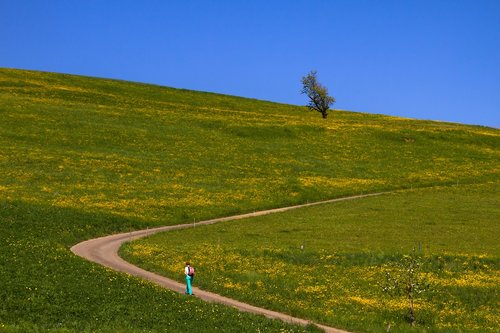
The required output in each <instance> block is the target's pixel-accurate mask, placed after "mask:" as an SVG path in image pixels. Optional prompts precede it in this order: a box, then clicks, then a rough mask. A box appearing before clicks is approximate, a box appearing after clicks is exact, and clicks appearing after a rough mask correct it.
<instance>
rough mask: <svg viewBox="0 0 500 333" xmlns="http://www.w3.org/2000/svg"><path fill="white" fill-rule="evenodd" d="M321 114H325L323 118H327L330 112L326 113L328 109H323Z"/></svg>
mask: <svg viewBox="0 0 500 333" xmlns="http://www.w3.org/2000/svg"><path fill="white" fill-rule="evenodd" d="M321 115H322V116H323V119H326V117H327V116H328V113H326V111H322V112H321Z"/></svg>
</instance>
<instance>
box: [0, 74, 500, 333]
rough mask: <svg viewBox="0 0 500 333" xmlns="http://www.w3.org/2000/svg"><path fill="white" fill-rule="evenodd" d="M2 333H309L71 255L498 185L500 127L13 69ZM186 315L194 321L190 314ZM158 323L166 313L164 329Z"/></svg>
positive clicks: (5, 105) (4, 111)
mask: <svg viewBox="0 0 500 333" xmlns="http://www.w3.org/2000/svg"><path fill="white" fill-rule="evenodd" d="M0 119H1V121H0V147H2V149H1V150H0V206H1V209H0V234H1V235H2V237H0V273H1V274H0V285H1V286H2V288H0V299H1V300H2V302H0V330H7V331H25V330H43V331H46V330H54V331H85V330H87V331H95V330H100V331H120V330H122V331H138V332H140V331H164V330H166V329H167V330H169V331H185V330H190V329H192V328H193V327H198V325H203V327H204V328H205V329H206V330H207V331H220V330H226V331H232V330H241V331H256V330H257V329H261V330H262V329H265V330H266V331H273V330H280V329H281V328H284V327H286V329H288V330H297V328H290V327H288V326H285V325H282V324H281V323H275V322H272V321H269V320H265V319H262V318H260V317H254V316H249V315H243V314H237V313H236V312H235V311H233V310H230V309H226V308H224V307H219V306H216V305H207V304H203V303H201V302H197V301H196V300H186V299H185V298H183V297H180V296H178V295H174V294H172V293H170V292H168V291H162V290H159V289H158V288H156V287H154V286H151V285H150V284H147V283H142V282H140V281H138V280H135V279H133V278H128V277H126V276H123V275H122V274H118V273H114V272H109V271H107V270H105V269H103V268H100V267H98V266H96V265H93V264H90V263H86V262H84V261H82V260H80V259H78V258H75V257H74V256H72V255H71V254H70V252H69V247H70V246H71V245H73V244H74V243H76V242H78V241H81V240H84V239H88V238H91V237H95V236H99V235H104V234H108V233H112V232H118V231H125V230H132V229H138V228H144V227H149V226H154V225H160V224H175V223H183V222H192V221H193V220H197V219H202V218H208V217H215V216H222V215H229V214H233V213H237V212H243V211H251V210H255V209H262V208H267V207H276V206H284V205H289V204H293V203H299V202H305V201H312V200H318V199H322V198H332V197H338V196H342V195H348V194H355V193H359V192H367V191H379V190H386V189H400V188H410V187H424V186H432V185H436V184H441V185H445V184H456V183H457V182H458V183H460V184H466V183H475V182H487V181H492V180H497V179H498V169H499V168H498V157H499V155H500V153H499V150H498V147H499V145H498V143H499V136H500V134H499V131H498V130H495V129H491V128H485V127H476V126H464V125H458V124H447V123H435V122H424V121H415V120H409V119H400V118H394V117H385V116H375V115H369V114H361V113H350V112H334V113H333V114H332V117H331V119H329V120H328V121H323V120H322V119H320V118H319V117H317V115H316V114H313V113H310V112H307V111H306V110H305V108H302V107H296V106H290V105H282V104H276V103H270V102H262V101H257V100H250V99H244V98H238V97H231V96H222V95H216V94H208V93H200V92H193V91H187V90H177V89H171V88H164V87H158V86H150V85H144V84H136V83H130V82H122V81H113V80H103V79H95V78H87V77H78V76H71V75H61V74H51V73H42V72H31V71H19V70H12V69H0ZM186 308H189V309H190V310H189V316H187V315H186ZM159 318H161V319H159Z"/></svg>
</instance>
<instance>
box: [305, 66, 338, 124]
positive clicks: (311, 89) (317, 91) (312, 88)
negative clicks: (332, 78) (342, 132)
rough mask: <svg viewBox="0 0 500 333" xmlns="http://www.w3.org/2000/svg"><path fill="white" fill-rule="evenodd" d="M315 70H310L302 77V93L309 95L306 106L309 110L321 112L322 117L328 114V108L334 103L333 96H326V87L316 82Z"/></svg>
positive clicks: (324, 117)
mask: <svg viewBox="0 0 500 333" xmlns="http://www.w3.org/2000/svg"><path fill="white" fill-rule="evenodd" d="M316 74H317V72H316V71H311V72H310V73H309V74H307V75H306V76H304V77H302V91H301V93H302V94H306V95H307V97H309V100H310V101H309V104H308V105H307V107H308V108H309V109H311V110H316V111H318V112H320V113H321V115H322V116H323V119H326V117H327V116H328V109H330V106H331V105H333V104H334V103H335V98H333V97H332V96H328V89H327V88H326V87H324V86H322V85H321V83H319V82H318V78H317V77H316Z"/></svg>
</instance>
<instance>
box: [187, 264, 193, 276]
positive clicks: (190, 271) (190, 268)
mask: <svg viewBox="0 0 500 333" xmlns="http://www.w3.org/2000/svg"><path fill="white" fill-rule="evenodd" d="M188 275H189V276H194V267H193V266H189V271H188Z"/></svg>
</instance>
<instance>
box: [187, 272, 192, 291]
mask: <svg viewBox="0 0 500 333" xmlns="http://www.w3.org/2000/svg"><path fill="white" fill-rule="evenodd" d="M191 280H192V277H190V276H189V275H186V294H187V295H192V294H193V289H192V288H191Z"/></svg>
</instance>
